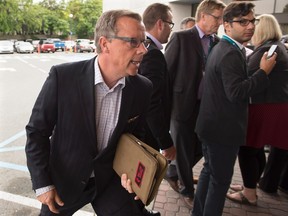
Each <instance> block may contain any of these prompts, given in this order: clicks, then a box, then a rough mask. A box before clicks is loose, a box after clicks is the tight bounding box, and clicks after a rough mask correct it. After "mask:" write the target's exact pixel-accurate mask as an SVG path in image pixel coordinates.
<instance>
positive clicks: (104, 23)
mask: <svg viewBox="0 0 288 216" xmlns="http://www.w3.org/2000/svg"><path fill="white" fill-rule="evenodd" d="M121 17H130V18H133V19H135V20H137V21H139V22H142V18H141V16H140V15H139V14H138V13H135V12H132V11H130V10H110V11H106V12H105V13H103V14H102V15H101V16H100V17H99V19H98V21H97V23H96V26H95V31H94V35H95V46H96V49H97V53H98V54H99V53H101V52H102V50H101V47H100V45H99V39H100V37H102V36H104V37H109V36H115V35H117V33H118V31H119V30H118V29H117V26H116V22H117V20H118V19H119V18H121Z"/></svg>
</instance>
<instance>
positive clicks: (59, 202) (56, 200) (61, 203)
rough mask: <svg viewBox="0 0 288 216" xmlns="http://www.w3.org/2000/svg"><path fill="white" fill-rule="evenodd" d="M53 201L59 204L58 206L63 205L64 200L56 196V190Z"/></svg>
mask: <svg viewBox="0 0 288 216" xmlns="http://www.w3.org/2000/svg"><path fill="white" fill-rule="evenodd" d="M55 202H56V203H57V204H58V205H59V206H63V205H64V202H63V201H62V200H61V199H60V197H59V196H58V194H57V192H56V195H55Z"/></svg>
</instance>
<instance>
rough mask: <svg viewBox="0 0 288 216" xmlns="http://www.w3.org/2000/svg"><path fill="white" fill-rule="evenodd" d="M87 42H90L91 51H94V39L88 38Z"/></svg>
mask: <svg viewBox="0 0 288 216" xmlns="http://www.w3.org/2000/svg"><path fill="white" fill-rule="evenodd" d="M89 44H90V47H91V49H92V51H93V52H95V50H96V46H95V41H94V40H90V42H89Z"/></svg>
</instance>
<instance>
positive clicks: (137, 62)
mask: <svg viewBox="0 0 288 216" xmlns="http://www.w3.org/2000/svg"><path fill="white" fill-rule="evenodd" d="M131 63H132V64H134V65H136V66H137V67H139V65H140V63H141V61H134V60H132V61H131Z"/></svg>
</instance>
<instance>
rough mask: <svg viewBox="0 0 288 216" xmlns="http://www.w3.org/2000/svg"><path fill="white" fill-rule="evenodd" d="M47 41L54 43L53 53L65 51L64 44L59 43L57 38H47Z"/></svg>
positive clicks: (62, 42)
mask: <svg viewBox="0 0 288 216" xmlns="http://www.w3.org/2000/svg"><path fill="white" fill-rule="evenodd" d="M47 40H49V41H52V42H53V43H54V45H55V51H57V50H61V51H62V52H63V51H64V50H65V42H64V41H61V40H60V39H59V38H47Z"/></svg>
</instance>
